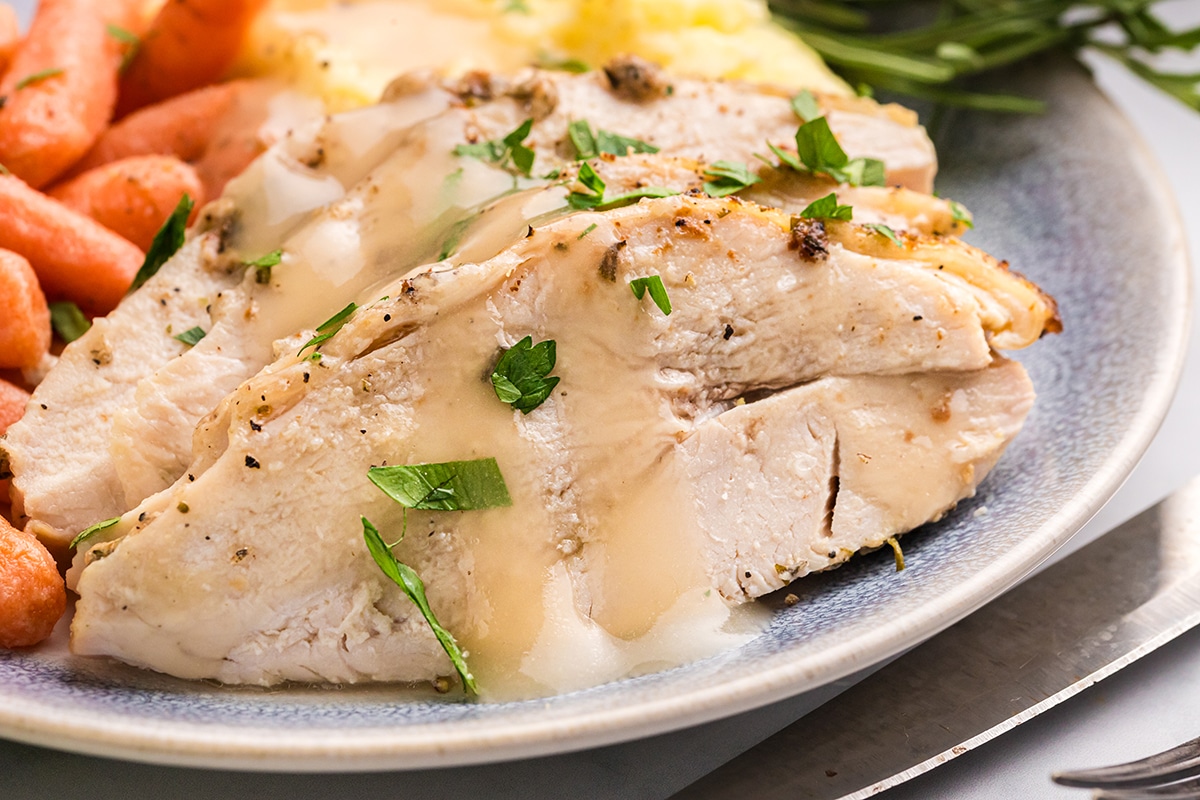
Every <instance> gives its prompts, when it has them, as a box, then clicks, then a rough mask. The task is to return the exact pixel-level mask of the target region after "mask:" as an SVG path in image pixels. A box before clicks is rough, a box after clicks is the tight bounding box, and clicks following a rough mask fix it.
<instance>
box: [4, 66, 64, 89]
mask: <svg viewBox="0 0 1200 800" xmlns="http://www.w3.org/2000/svg"><path fill="white" fill-rule="evenodd" d="M65 71H66V70H64V69H63V68H62V67H51V68H50V69H44V70H42V71H40V72H35V73H33V74H32V75H26V76H25V77H24V78H21V80H19V81H17V85H16V86H14V87H13V91H18V90H20V89H24V88H25V87H26V86H32V85H33V84H35V83H41V82H42V81H44V80H46V79H47V78H53V77H55V76H56V75H62V74H63V72H65Z"/></svg>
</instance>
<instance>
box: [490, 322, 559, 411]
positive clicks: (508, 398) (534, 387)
mask: <svg viewBox="0 0 1200 800" xmlns="http://www.w3.org/2000/svg"><path fill="white" fill-rule="evenodd" d="M555 348H556V343H555V341H554V340H553V339H547V340H546V341H544V342H538V343H537V344H534V343H533V337H532V336H526V337H525V338H524V339H522V340H521V341H519V342H517V343H516V344H514V345H513V346H512V347H510V348H509V349H508V350H505V351H504V355H502V356H500V360H499V361H497V362H496V368H495V369H494V370H492V388H493V389H494V390H495V392H496V397H499V398H500V400H501V401H502V402H505V403H508V404H509V405H510V406H512V407H513V408H515V409H517V410H518V411H520V412H521V413H523V414H528V413H529V412H530V411H533V410H534V409H535V408H537V407H538V406H540V405H541V404H542V403H544V402H545V400H546V398H547V397H549V396H550V392H552V391H553V390H554V387H555V386H557V385H558V380H559V379H558V378H557V377H555V376H551V375H550V371H551V370H553V369H554V362H555V360H556V358H557V355H556V351H555Z"/></svg>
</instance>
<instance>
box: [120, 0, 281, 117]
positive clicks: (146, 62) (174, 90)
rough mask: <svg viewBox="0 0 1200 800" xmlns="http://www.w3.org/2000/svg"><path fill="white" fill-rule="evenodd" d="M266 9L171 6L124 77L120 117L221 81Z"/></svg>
mask: <svg viewBox="0 0 1200 800" xmlns="http://www.w3.org/2000/svg"><path fill="white" fill-rule="evenodd" d="M264 5H266V0H170V2H168V3H167V4H166V5H164V6H163V7H162V10H161V11H159V12H158V16H156V17H155V18H154V21H153V22H151V23H150V29H149V30H148V31H146V35H145V36H144V37H143V38H142V43H141V46H140V47H139V48H138V52H137V55H136V56H135V57H134V59H133V62H132V63H131V64H130V65H129V69H127V70H126V71H125V74H124V75H123V76H121V93H120V99H119V101H118V104H117V116H118V117H120V116H123V115H124V114H127V113H129V112H130V111H134V110H135V109H138V108H141V107H143V106H146V105H149V104H151V103H156V102H158V101H160V100H165V99H166V98H168V97H174V96H175V95H177V94H182V93H183V92H187V91H191V90H192V89H199V88H200V87H201V86H206V85H208V84H210V83H214V82H215V81H217V80H219V79H220V78H221V76H222V75H224V74H225V71H226V70H227V69H229V66H230V64H232V63H233V60H234V58H235V57H236V56H237V54H238V50H239V49H240V48H241V45H242V38H243V37H244V36H245V34H246V30H247V29H248V28H249V27H250V24H251V23H252V22H253V21H254V17H255V15H257V14H258V12H259V11H260V10H261V9H262V7H263V6H264Z"/></svg>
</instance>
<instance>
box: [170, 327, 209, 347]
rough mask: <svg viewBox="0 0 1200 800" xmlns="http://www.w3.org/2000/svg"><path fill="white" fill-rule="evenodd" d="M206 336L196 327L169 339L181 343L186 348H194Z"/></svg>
mask: <svg viewBox="0 0 1200 800" xmlns="http://www.w3.org/2000/svg"><path fill="white" fill-rule="evenodd" d="M207 335H208V334H206V333H205V332H204V329H203V328H201V327H199V326H197V327H195V328H188V329H187V330H186V331H184V332H183V333H181V334H179V335H178V336H172V337H171V338H172V339H176V340H178V341H180V342H183V343H184V344H186V345H187V346H188V347H195V346H196V345H197V344H199V342H200V340H201V339H203V338H204V337H205V336H207Z"/></svg>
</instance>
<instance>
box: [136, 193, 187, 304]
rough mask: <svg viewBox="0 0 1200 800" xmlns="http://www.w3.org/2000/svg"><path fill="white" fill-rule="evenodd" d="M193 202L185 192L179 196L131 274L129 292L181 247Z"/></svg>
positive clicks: (137, 287) (139, 286) (152, 275)
mask: <svg viewBox="0 0 1200 800" xmlns="http://www.w3.org/2000/svg"><path fill="white" fill-rule="evenodd" d="M195 204H196V202H195V201H194V200H192V198H191V197H190V196H188V195H186V194H185V195H184V196H183V197H180V198H179V203H177V204H176V206H175V210H174V211H172V212H171V216H169V217H167V221H166V222H164V223H163V224H162V227H161V228H159V229H158V233H156V234H154V239H153V241H151V242H150V249H149V250H147V251H146V260H145V261H143V262H142V266H141V269H139V270H138V271H137V275H134V276H133V284H132V285H130V287H129V293H130V294H132V293H133V292H135V291H136V290H138V289H140V288H141V287H142V284H144V283H145V282H146V281H148V280H150V279H151V278H153V277H154V276H155V275H156V274H158V271H159V269H161V268H162V265H163V264H165V263H167V260H168V259H170V258H171V256H173V255H175V253H176V252H178V250H179V248H181V247H183V243H184V240H185V239H186V238H187V221H188V217H189V216H190V215H191V213H192V207H193V206H195Z"/></svg>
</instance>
